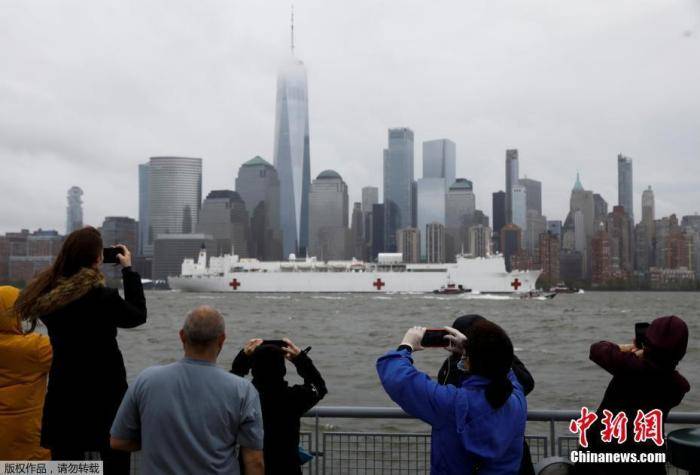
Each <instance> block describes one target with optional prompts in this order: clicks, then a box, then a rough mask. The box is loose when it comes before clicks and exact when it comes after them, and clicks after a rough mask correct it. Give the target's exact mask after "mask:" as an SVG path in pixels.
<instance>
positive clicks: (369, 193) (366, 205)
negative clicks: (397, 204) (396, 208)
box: [362, 186, 379, 215]
mask: <svg viewBox="0 0 700 475" xmlns="http://www.w3.org/2000/svg"><path fill="white" fill-rule="evenodd" d="M377 203H379V188H377V187H376V186H365V187H363V188H362V213H363V214H364V215H367V213H371V212H372V206H374V205H376V204H377Z"/></svg>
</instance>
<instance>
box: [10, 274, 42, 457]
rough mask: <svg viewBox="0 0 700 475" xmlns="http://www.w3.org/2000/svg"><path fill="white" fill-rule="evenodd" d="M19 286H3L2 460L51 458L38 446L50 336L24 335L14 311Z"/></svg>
mask: <svg viewBox="0 0 700 475" xmlns="http://www.w3.org/2000/svg"><path fill="white" fill-rule="evenodd" d="M18 295H19V290H17V289H16V288H14V287H0V428H2V429H1V430H0V460H50V459H51V454H50V452H49V451H48V450H46V449H43V448H41V447H40V446H39V439H40V436H41V415H42V412H43V408H44V396H45V395H46V379H47V375H48V373H49V369H50V368H51V343H50V341H49V337H47V336H44V335H39V334H37V333H30V334H28V335H24V334H23V333H22V330H21V326H20V324H19V322H18V320H17V318H16V316H15V313H14V312H13V311H12V307H13V305H14V303H15V300H17V296H18Z"/></svg>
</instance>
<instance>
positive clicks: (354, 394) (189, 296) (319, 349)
mask: <svg viewBox="0 0 700 475" xmlns="http://www.w3.org/2000/svg"><path fill="white" fill-rule="evenodd" d="M146 298H147V301H148V311H149V318H148V322H147V323H146V324H145V325H143V326H141V327H139V328H137V329H133V330H120V333H119V344H120V347H121V349H122V353H123V354H124V359H125V362H126V367H127V372H128V377H129V380H130V381H131V380H133V378H134V377H135V376H136V375H137V374H138V373H139V371H141V370H142V369H144V368H146V367H148V366H151V365H154V364H164V363H170V362H172V361H175V360H177V359H179V358H180V357H181V356H182V348H181V344H180V340H179V337H178V330H179V329H180V328H181V326H182V322H183V321H184V317H185V315H186V314H187V312H188V311H189V310H191V309H192V308H194V307H196V306H198V305H202V304H207V305H211V306H213V307H215V308H217V309H219V310H220V311H221V312H222V313H223V315H224V317H225V319H226V330H227V335H228V339H227V341H226V343H225V346H224V350H223V352H222V353H221V356H220V358H219V364H220V365H221V366H222V367H224V368H227V369H228V368H230V366H231V362H232V361H233V358H234V357H235V355H236V354H237V353H238V351H239V350H240V349H241V347H242V346H243V344H244V343H245V341H247V340H248V339H250V338H254V337H260V338H268V339H278V338H281V337H283V336H288V337H289V338H291V339H292V340H293V341H294V342H295V343H296V344H297V346H299V347H301V348H305V347H306V346H312V347H313V349H312V350H311V352H310V354H309V356H311V358H312V359H313V360H314V362H315V364H316V365H317V367H318V368H319V370H320V371H321V373H322V375H323V376H324V378H325V380H326V384H327V385H328V389H329V394H328V395H327V396H326V398H325V399H324V400H323V401H322V402H321V404H322V405H347V406H390V405H393V403H392V402H391V401H390V400H389V398H388V397H387V396H386V394H385V393H384V391H383V390H382V388H381V386H380V384H379V380H378V378H377V373H376V370H375V362H376V360H377V358H378V357H379V356H380V355H382V354H383V353H384V352H386V351H387V350H389V349H394V348H396V347H397V346H398V344H399V343H400V342H401V339H402V336H403V334H404V333H405V331H406V330H407V329H408V328H409V327H411V326H413V325H418V324H420V325H425V326H431V327H434V326H444V325H446V324H451V323H452V321H453V320H454V319H455V318H456V317H457V316H459V315H463V314H467V313H478V314H481V315H483V316H485V317H487V318H489V319H491V320H493V321H495V322H496V323H498V324H499V325H501V326H502V327H503V328H505V329H506V331H507V332H508V333H509V335H510V337H511V339H512V340H513V344H514V346H515V348H516V353H517V355H518V356H519V357H520V359H522V360H523V362H524V363H525V364H526V366H527V367H528V369H529V370H530V371H531V372H532V374H533V376H534V378H535V390H534V391H533V393H532V394H531V395H530V396H529V397H528V403H529V407H530V408H532V409H545V408H546V409H570V410H578V409H580V407H581V406H582V405H587V406H589V407H591V406H592V407H596V406H597V404H598V403H599V401H600V399H601V398H602V395H603V391H604V390H605V387H606V386H607V384H608V382H609V380H610V377H609V375H608V374H607V373H606V372H605V371H603V370H602V369H601V368H599V367H598V366H596V365H595V364H594V363H593V362H591V361H590V360H589V359H588V350H589V347H590V345H591V343H593V342H596V341H598V340H603V339H605V340H611V341H614V342H618V343H628V342H630V341H631V340H632V338H633V336H634V323H635V322H639V321H650V320H652V319H653V318H655V317H656V316H661V315H678V316H680V317H682V318H683V319H684V320H685V321H686V322H687V323H688V326H689V327H690V335H691V339H690V344H689V348H688V353H687V355H686V357H685V359H684V360H683V362H682V363H681V365H680V366H679V370H680V371H681V373H682V374H683V375H684V376H685V377H686V378H687V379H688V381H690V384H691V387H692V389H691V392H690V393H689V394H687V395H686V397H685V399H684V401H683V403H682V404H681V405H680V406H679V407H678V408H677V410H679V411H700V364H699V361H700V338H698V336H699V335H700V318H699V317H698V312H699V310H698V307H699V306H698V304H699V303H700V294H699V293H673V292H669V293H657V292H626V293H623V292H588V293H586V294H574V295H558V296H557V297H556V298H555V299H553V300H546V301H541V300H512V299H509V298H506V297H498V296H491V297H489V296H469V295H457V296H439V295H426V294H413V295H405V294H393V295H392V294H381V295H373V294H330V295H322V294H320V295H314V294H243V293H226V294H194V293H178V292H148V293H147V296H146ZM445 356H446V352H445V350H441V349H430V350H424V351H421V352H419V353H417V354H416V355H415V363H416V365H417V366H418V367H419V368H420V369H422V370H424V371H427V372H428V373H429V374H431V375H435V374H436V373H437V370H438V368H439V367H440V364H441V363H442V361H443V359H444V358H445ZM288 371H289V372H290V374H289V375H288V379H289V381H290V383H295V382H298V381H299V379H298V377H296V374H295V373H294V369H293V367H292V366H291V365H288ZM333 423H334V424H335V425H336V426H338V427H340V428H341V429H343V430H349V429H359V428H372V429H374V430H378V429H379V430H390V429H392V428H403V429H405V428H410V427H412V426H411V424H414V423H410V422H405V421H403V422H399V421H351V420H344V421H333ZM413 427H415V425H414V426H413Z"/></svg>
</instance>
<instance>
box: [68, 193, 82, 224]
mask: <svg viewBox="0 0 700 475" xmlns="http://www.w3.org/2000/svg"><path fill="white" fill-rule="evenodd" d="M66 198H67V199H68V206H67V208H66V234H67V235H68V234H70V233H72V232H73V231H75V230H76V229H80V228H82V227H83V190H81V189H80V188H78V187H77V186H73V187H71V188H70V189H69V190H68V196H67V197H66Z"/></svg>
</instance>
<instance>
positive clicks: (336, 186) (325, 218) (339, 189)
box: [309, 170, 351, 260]
mask: <svg viewBox="0 0 700 475" xmlns="http://www.w3.org/2000/svg"><path fill="white" fill-rule="evenodd" d="M348 204H349V203H348V187H347V185H346V184H345V182H344V181H343V179H342V178H341V176H340V175H339V174H338V173H337V172H335V171H334V170H324V171H323V172H321V173H320V174H319V175H318V177H316V179H315V180H314V181H313V183H312V184H311V191H310V193H309V255H311V256H316V257H317V258H318V259H319V260H338V259H347V258H348V256H347V253H348V248H349V247H351V245H350V244H351V243H349V242H348V238H349V236H348V237H345V236H346V233H345V231H346V230H348ZM338 238H340V239H338Z"/></svg>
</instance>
